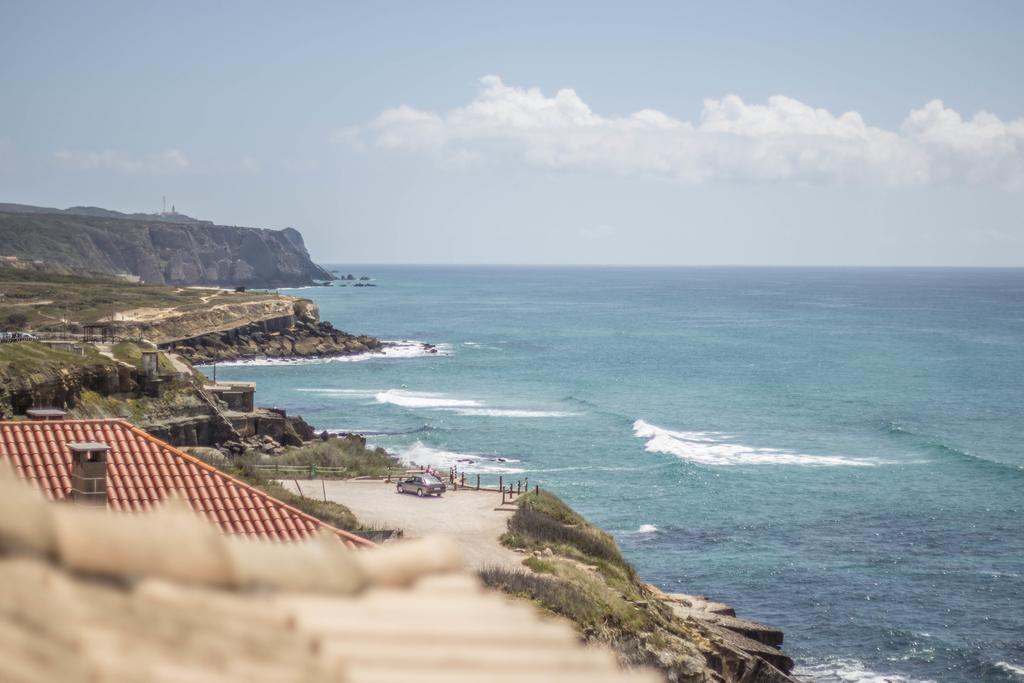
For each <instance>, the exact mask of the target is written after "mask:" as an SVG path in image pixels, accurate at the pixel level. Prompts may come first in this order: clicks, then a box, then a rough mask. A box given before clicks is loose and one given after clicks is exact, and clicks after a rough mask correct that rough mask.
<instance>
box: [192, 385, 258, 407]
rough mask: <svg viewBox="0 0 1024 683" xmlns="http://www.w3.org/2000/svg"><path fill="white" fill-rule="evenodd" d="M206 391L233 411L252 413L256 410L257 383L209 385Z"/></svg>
mask: <svg viewBox="0 0 1024 683" xmlns="http://www.w3.org/2000/svg"><path fill="white" fill-rule="evenodd" d="M204 389H206V391H208V392H209V393H211V394H213V395H214V396H215V397H217V398H219V399H220V400H221V401H224V403H226V404H227V405H228V408H229V409H231V410H236V411H238V412H240V413H251V412H252V411H254V410H255V409H256V383H255V382H231V383H230V384H208V385H206V386H205V387H204Z"/></svg>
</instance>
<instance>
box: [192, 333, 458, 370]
mask: <svg viewBox="0 0 1024 683" xmlns="http://www.w3.org/2000/svg"><path fill="white" fill-rule="evenodd" d="M384 343H385V344H387V346H385V347H383V348H382V349H380V350H379V351H367V352H366V353H354V354H351V355H348V356H324V357H322V358H247V359H240V360H228V361H218V362H217V363H216V365H219V366H221V367H233V366H244V367H267V366H276V365H320V364H323V363H362V362H365V361H368V360H381V359H392V360H395V359H403V358H430V357H434V356H450V355H451V354H452V346H451V344H437V345H436V346H435V347H434V350H431V349H430V347H428V346H427V345H426V344H425V343H423V342H421V341H415V340H410V339H402V340H393V339H391V340H384ZM204 365H209V364H204ZM200 367H203V366H202V365H201V366H200Z"/></svg>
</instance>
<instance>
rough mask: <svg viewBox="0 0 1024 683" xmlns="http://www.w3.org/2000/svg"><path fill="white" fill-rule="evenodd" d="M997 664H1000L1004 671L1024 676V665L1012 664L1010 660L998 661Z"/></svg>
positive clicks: (1019, 676) (1020, 676)
mask: <svg viewBox="0 0 1024 683" xmlns="http://www.w3.org/2000/svg"><path fill="white" fill-rule="evenodd" d="M996 666H998V667H999V668H1000V669H1002V670H1003V671H1007V672H1009V673H1012V674H1014V675H1016V676H1017V677H1018V678H1024V666H1018V665H1016V664H1010V663H1009V662H996Z"/></svg>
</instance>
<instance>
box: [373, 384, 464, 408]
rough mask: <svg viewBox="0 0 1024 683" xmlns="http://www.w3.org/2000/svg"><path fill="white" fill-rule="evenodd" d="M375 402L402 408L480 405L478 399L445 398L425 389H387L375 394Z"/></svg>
mask: <svg viewBox="0 0 1024 683" xmlns="http://www.w3.org/2000/svg"><path fill="white" fill-rule="evenodd" d="M375 398H376V399H377V403H390V404H391V405H396V406H401V407H403V408H467V407H473V406H482V405H483V403H481V402H480V401H474V400H472V399H461V398H446V397H445V395H444V394H435V393H431V392H425V391H405V390H403V389H388V390H387V391H381V392H378V393H377V394H376V395H375Z"/></svg>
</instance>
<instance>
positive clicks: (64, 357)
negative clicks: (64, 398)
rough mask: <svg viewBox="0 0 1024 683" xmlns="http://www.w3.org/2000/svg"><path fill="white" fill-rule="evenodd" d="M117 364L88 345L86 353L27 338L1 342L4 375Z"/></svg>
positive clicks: (0, 372)
mask: <svg viewBox="0 0 1024 683" xmlns="http://www.w3.org/2000/svg"><path fill="white" fill-rule="evenodd" d="M89 365H113V361H112V360H110V359H109V358H107V357H106V356H103V355H100V353H99V352H97V351H96V349H94V348H93V347H91V346H89V345H85V354H84V355H81V356H80V355H78V354H77V353H71V352H69V351H59V350H57V349H52V348H50V347H49V346H47V345H46V344H40V343H38V342H31V341H23V342H13V343H9V344H0V376H5V377H15V376H25V377H27V376H28V375H31V374H38V373H45V372H48V371H51V370H59V369H61V368H64V367H69V366H74V367H84V366H89Z"/></svg>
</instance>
